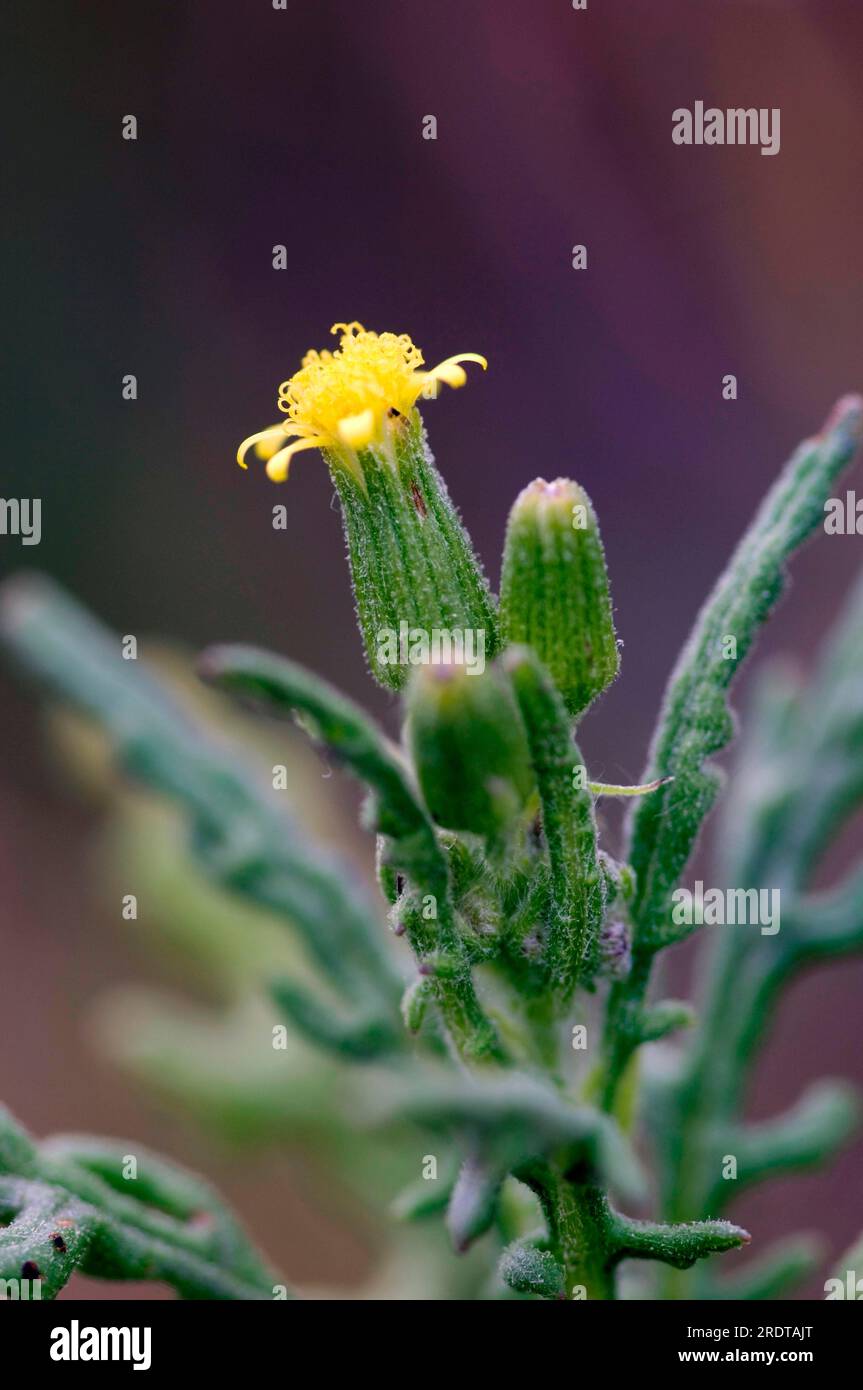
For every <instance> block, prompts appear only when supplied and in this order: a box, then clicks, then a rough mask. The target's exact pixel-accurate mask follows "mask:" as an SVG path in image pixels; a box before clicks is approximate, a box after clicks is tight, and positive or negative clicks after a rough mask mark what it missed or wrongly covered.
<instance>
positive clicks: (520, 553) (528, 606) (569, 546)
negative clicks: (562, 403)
mask: <svg viewBox="0 0 863 1390" xmlns="http://www.w3.org/2000/svg"><path fill="white" fill-rule="evenodd" d="M501 625H502V634H503V638H504V641H505V642H506V643H507V644H510V643H519V644H522V645H524V646H528V647H532V648H533V650H534V651H535V652H536V654H537V656H538V657H539V658H540V660H541V661H542V662H543V664H544V665H545V666H546V667H547V669H548V670H549V672H550V673H551V675H552V677H553V679H554V682H555V684H556V686H557V688H558V690H559V691H560V693H561V695H562V697H563V701H564V704H565V705H566V708H567V711H568V713H569V714H570V715H573V716H577V715H580V714H582V713H583V712H584V710H586V709H587V707H588V705H589V704H591V702H592V701H593V700H594V699H595V698H596V696H597V695H598V694H599V693H600V692H601V691H602V690H604V689H605V687H606V686H607V685H609V684H610V682H611V681H612V680H614V677H615V676H616V675H617V671H618V667H619V655H618V650H617V640H616V638H615V634H614V623H613V621H612V612H611V597H610V594H609V589H608V574H607V572H606V568H605V554H604V552H603V549H602V541H601V539H600V535H599V526H598V524H597V520H596V513H595V512H594V510H593V507H592V505H591V502H590V498H589V497H588V496H587V494H586V493H585V492H584V491H583V490H582V489H581V488H580V487H579V486H578V484H577V483H573V482H570V481H569V480H568V479H566V478H558V479H557V480H556V481H555V482H553V483H547V482H546V481H545V479H544V478H537V479H536V481H535V482H532V483H530V484H529V486H528V487H526V488H525V489H524V491H523V492H522V493H521V494H520V495H519V496H518V498H517V499H516V501H515V505H514V506H513V509H512V511H511V512H510V517H509V523H508V525H507V533H506V545H505V547H504V554H503V578H502V583H501Z"/></svg>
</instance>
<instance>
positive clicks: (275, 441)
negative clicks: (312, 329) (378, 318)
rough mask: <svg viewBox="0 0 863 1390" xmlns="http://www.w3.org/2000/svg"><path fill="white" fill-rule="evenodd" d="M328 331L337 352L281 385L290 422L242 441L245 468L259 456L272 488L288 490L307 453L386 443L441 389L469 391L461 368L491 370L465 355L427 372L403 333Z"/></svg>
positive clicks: (310, 360) (350, 326)
mask: <svg viewBox="0 0 863 1390" xmlns="http://www.w3.org/2000/svg"><path fill="white" fill-rule="evenodd" d="M330 331H331V332H332V333H337V334H338V335H339V345H338V347H337V348H336V349H335V351H333V352H330V351H328V350H327V349H324V351H322V352H315V351H311V352H307V353H306V355H305V357H304V358H303V365H302V366H301V367H300V370H299V371H298V372H295V373H294V375H293V376H292V377H291V378H290V380H288V381H283V382H282V384H281V386H280V387H279V400H278V406H279V410H281V411H282V412H283V413H284V414H285V415H286V416H287V419H286V420H284V421H283V422H282V423H280V424H277V425H270V426H269V427H268V428H267V429H265V430H260V431H259V432H258V433H257V434H251V435H249V437H248V439H244V440H243V442H242V444H241V445H240V447H239V449H238V450H237V462H238V463H239V465H240V467H241V468H246V467H247V464H246V454H247V453H248V451H249V450H250V449H254V451H255V453H256V454H257V456H258V458H261V459H266V460H267V474H268V476H269V477H270V478H271V479H272V480H273V482H274V483H283V482H284V481H285V479H286V478H287V476H288V468H289V466H290V462H291V459H292V458H293V456H294V454H298V453H299V452H300V451H301V450H302V449H341V450H349V451H353V452H356V451H357V450H359V449H364V448H366V447H367V446H368V445H370V444H375V443H380V442H383V440H384V439H385V438H386V431H387V429H388V428H389V425H390V422H391V421H392V420H393V419H396V418H398V417H400V416H404V415H408V414H410V412H411V410H413V407H414V406H415V405H416V402H417V400H418V399H419V397H420V396H426V397H431V396H435V395H437V389H438V386H439V385H440V383H441V382H443V383H444V384H445V385H447V386H456V387H457V386H464V384H465V381H466V380H467V375H466V373H465V370H464V367H463V366H462V365H461V364H462V362H478V363H479V365H480V366H481V367H482V368H483V370H485V368H486V367H487V366H488V363H487V362H486V360H485V358H484V357H480V355H479V353H476V352H462V353H458V354H457V355H456V356H455V357H447V358H446V359H445V361H443V362H439V363H438V365H437V366H436V367H432V368H431V369H430V370H429V371H426V370H424V366H423V355H422V353H421V352H420V350H419V348H418V347H416V345H415V344H414V343H413V342H411V339H410V338H409V337H408V335H407V334H406V333H398V334H397V333H370V332H367V331H366V329H365V328H363V326H362V324H361V323H336V324H334V325H333V327H332V329H331V330H330Z"/></svg>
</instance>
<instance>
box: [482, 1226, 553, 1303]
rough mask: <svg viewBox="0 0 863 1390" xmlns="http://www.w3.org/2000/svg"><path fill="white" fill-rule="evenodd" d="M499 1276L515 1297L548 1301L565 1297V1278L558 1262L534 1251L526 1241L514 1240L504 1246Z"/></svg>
mask: <svg viewBox="0 0 863 1390" xmlns="http://www.w3.org/2000/svg"><path fill="white" fill-rule="evenodd" d="M498 1272H499V1274H500V1277H501V1279H502V1280H503V1282H504V1283H505V1284H508V1285H509V1287H510V1288H511V1289H514V1290H515V1292H516V1293H522V1294H533V1295H534V1296H535V1297H537V1298H549V1299H561V1298H565V1297H566V1285H565V1282H564V1274H563V1270H562V1268H561V1266H560V1265H559V1264H558V1262H557V1260H556V1259H555V1258H554V1256H553V1255H552V1254H551V1252H550V1251H548V1250H537V1248H536V1246H535V1245H531V1244H530V1243H529V1242H528V1241H523V1240H517V1241H515V1242H514V1243H513V1244H512V1245H508V1246H507V1248H506V1249H505V1250H504V1252H503V1254H502V1255H501V1257H500V1264H499V1266H498Z"/></svg>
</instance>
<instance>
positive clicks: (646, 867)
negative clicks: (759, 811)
mask: <svg viewBox="0 0 863 1390" xmlns="http://www.w3.org/2000/svg"><path fill="white" fill-rule="evenodd" d="M860 428H861V402H860V400H859V398H857V397H846V398H845V399H844V400H843V401H840V403H839V405H838V406H837V407H836V409H835V411H834V413H833V415H832V416H831V418H830V420H829V421H828V422H827V425H826V426H825V428H824V431H823V432H822V434H820V435H819V436H817V437H816V438H815V439H812V440H808V441H807V442H806V443H804V444H802V445H801V446H800V448H799V449H798V450H797V452H796V453H795V454H794V456H793V458H792V459H791V460H790V462H789V463H788V465H787V467H786V468H785V470H784V471H783V473H782V474H781V475H780V477H779V479H778V480H777V482H776V483H775V484H774V486H773V487H772V488H771V490H770V492H769V493H768V494H767V497H766V498H765V499H764V502H763V503H762V505H761V507H760V508H759V510H758V512H757V514H756V516H755V519H754V521H753V522H752V525H751V526H750V528H749V530H748V531H747V532H746V534H745V536H744V537H743V539H742V541H741V542H740V544H739V546H738V547H737V550H736V551H735V553H734V555H733V557H732V559H731V562H730V564H729V565H728V568H727V569H726V571H725V573H724V574H723V576H722V578H721V579H720V580H719V582H718V584H717V586H716V588H715V589H714V591H713V593H712V594H711V596H710V598H709V599H708V600H707V602H706V604H705V605H704V607H703V609H702V610H701V613H700V614H699V616H698V619H697V621H696V624H695V628H694V629H693V632H692V634H691V636H690V637H689V640H688V641H687V643H686V646H685V647H684V649H683V652H682V653H681V656H680V658H679V660H678V663H677V665H676V667H675V670H674V673H673V674H672V677H671V680H670V682H669V685H668V688H667V690H666V693H665V698H664V701H663V706H662V712H661V714H660V717H659V723H658V726H657V732H656V735H655V738H654V742H653V747H652V749H651V754H650V758H649V760H648V766H647V770H646V772H645V775H644V777H643V779H642V780H643V781H644V782H648V781H652V780H654V779H655V778H659V777H673V778H674V782H673V783H670V784H668V785H666V786H665V787H661V788H659V790H658V791H657V792H656V793H655V794H654V795H653V796H649V797H646V798H644V799H643V800H639V801H638V802H636V803H635V809H634V812H633V815H632V820H631V824H630V846H631V847H630V852H629V854H628V855H627V858H628V860H629V862H630V863H631V864H632V867H633V869H634V870H635V873H636V876H637V889H636V895H635V901H634V903H633V909H632V910H633V917H634V919H635V922H636V926H637V941H638V943H639V944H640V945H641V946H643V947H646V948H649V947H653V948H654V949H655V948H656V947H657V946H659V945H662V944H663V942H665V941H669V940H672V939H674V936H675V932H674V929H673V928H672V927H671V926H670V923H669V915H668V902H669V896H670V894H671V892H672V890H673V889H674V887H675V886H676V884H677V881H678V879H679V877H680V875H681V873H682V871H683V869H684V868H685V866H686V863H687V860H688V859H689V856H690V853H691V852H692V848H693V845H694V843H695V839H696V836H697V834H698V830H699V827H700V826H701V823H702V821H703V820H704V817H705V816H706V815H707V813H708V811H709V810H710V808H711V807H712V805H713V803H714V801H715V799H716V795H717V792H718V789H719V785H720V778H719V774H718V773H717V772H716V771H714V770H713V769H711V768H705V763H706V762H707V760H708V759H709V758H711V757H712V756H713V755H714V754H716V753H718V752H719V751H720V750H721V749H722V748H724V747H725V745H726V744H727V743H728V741H729V739H730V738H731V736H732V733H733V727H734V726H733V723H732V720H731V715H730V714H729V712H728V708H727V705H726V693H727V691H728V688H729V686H730V684H731V682H732V680H733V679H734V677H735V675H736V674H737V672H738V670H739V669H740V666H741V664H742V662H743V661H744V659H745V657H746V655H747V653H748V651H749V649H750V647H751V645H752V642H753V640H754V638H755V634H756V632H757V630H758V628H759V627H760V625H761V624H762V623H763V622H764V621H765V619H766V618H767V617H768V616H769V614H770V612H771V610H772V609H773V607H774V605H775V603H776V601H777V599H778V598H779V596H780V594H781V592H782V589H783V586H784V578H785V576H784V568H785V563H786V561H787V560H788V558H789V556H790V555H792V554H793V552H794V551H795V550H796V549H797V548H798V547H799V546H800V545H801V544H802V542H803V541H804V540H806V538H807V536H809V535H810V533H811V532H812V531H814V530H815V528H816V527H817V526H818V524H819V522H820V521H821V520H822V517H823V509H824V502H825V499H826V498H827V497H828V496H829V494H830V489H831V487H832V485H833V483H834V481H835V479H836V478H837V477H838V476H839V474H840V473H841V471H842V470H843V469H844V468H845V467H846V465H847V464H848V462H849V461H850V459H851V458H852V457H853V454H854V451H855V449H856V447H857V443H858V441H859V436H860ZM726 638H732V639H733V640H734V642H735V643H736V656H735V658H734V659H728V658H727V657H726V656H725V655H723V642H724V639H726ZM728 649H729V650H730V649H731V648H730V647H729V648H728Z"/></svg>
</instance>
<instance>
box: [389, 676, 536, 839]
mask: <svg viewBox="0 0 863 1390" xmlns="http://www.w3.org/2000/svg"><path fill="white" fill-rule="evenodd" d="M407 735H408V743H409V746H410V751H411V754H412V756H413V761H414V765H415V767H416V769H417V775H418V777H419V783H420V787H421V789H422V793H423V796H424V798H425V802H426V805H427V806H428V809H429V812H430V814H431V816H432V818H433V820H435V821H436V822H437V824H438V825H441V826H444V827H445V828H446V829H447V830H467V831H470V832H471V833H473V834H474V835H482V836H484V837H485V838H486V840H488V841H494V840H496V839H498V837H499V836H500V835H501V834H503V833H505V831H506V830H507V828H508V827H509V826H510V825H511V824H512V822H513V821H514V820H515V819H516V817H517V816H518V815H519V813H520V812H521V810H522V809H523V807H524V805H525V802H526V801H527V799H528V797H529V796H530V793H531V791H532V790H533V785H534V777H533V772H532V770H531V765H530V754H529V751H528V746H527V738H526V735H525V732H524V726H523V724H522V722H521V717H520V715H519V712H518V709H517V708H516V704H515V700H514V698H513V695H512V690H511V688H510V685H509V683H508V682H507V680H506V679H505V677H504V676H503V675H502V674H501V672H500V671H499V670H497V668H496V667H488V668H487V669H486V670H485V671H484V672H482V674H478V675H471V674H470V672H469V671H468V670H467V668H465V667H464V666H426V667H423V668H421V669H420V670H418V671H417V673H416V676H415V677H414V680H413V682H412V684H411V687H410V690H409V692H408V727H407Z"/></svg>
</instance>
